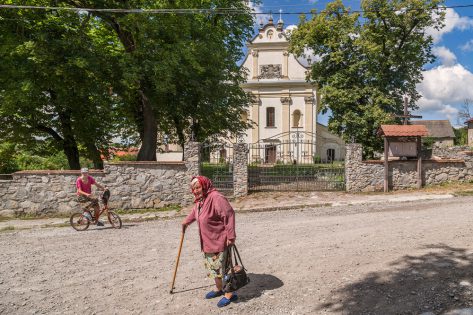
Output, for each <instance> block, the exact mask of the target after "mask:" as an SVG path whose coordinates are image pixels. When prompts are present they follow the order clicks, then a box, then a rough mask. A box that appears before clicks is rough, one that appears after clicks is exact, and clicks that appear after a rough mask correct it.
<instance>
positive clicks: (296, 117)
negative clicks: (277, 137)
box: [292, 109, 302, 128]
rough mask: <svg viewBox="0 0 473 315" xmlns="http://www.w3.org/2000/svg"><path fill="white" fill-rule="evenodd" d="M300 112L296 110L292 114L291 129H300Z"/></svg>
mask: <svg viewBox="0 0 473 315" xmlns="http://www.w3.org/2000/svg"><path fill="white" fill-rule="evenodd" d="M301 116H302V114H301V111H300V110H298V109H296V110H295V111H294V112H293V113H292V127H293V128H297V127H300V126H301Z"/></svg>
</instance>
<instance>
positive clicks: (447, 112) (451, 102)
mask: <svg viewBox="0 0 473 315" xmlns="http://www.w3.org/2000/svg"><path fill="white" fill-rule="evenodd" d="M329 2H331V1H330V0H263V1H262V3H261V4H260V5H259V6H256V7H254V9H255V10H256V11H257V12H269V11H270V10H272V11H273V16H274V19H275V20H277V19H278V18H279V13H278V12H279V10H282V12H286V13H290V12H307V11H310V9H311V8H317V9H323V8H325V6H326V5H327V3H329ZM343 3H344V4H345V5H346V6H350V7H352V8H353V9H358V8H359V6H360V0H346V1H343ZM445 4H446V6H455V5H462V6H464V5H468V4H471V5H473V0H446V2H445ZM260 17H261V16H258V18H257V19H258V23H259V19H260ZM262 18H263V19H267V17H266V16H262ZM283 20H284V23H285V26H286V27H287V26H290V25H297V23H298V21H299V17H298V15H283ZM445 22H446V26H445V27H444V28H443V29H442V30H440V31H435V30H431V35H432V36H433V38H434V46H433V52H434V54H435V55H436V56H437V61H436V62H435V63H433V64H429V65H425V70H424V73H423V74H424V80H423V82H422V83H421V84H419V85H418V86H417V89H418V91H419V92H420V93H421V94H422V96H423V97H422V99H421V100H420V101H419V102H418V106H419V110H417V111H415V112H413V114H416V115H422V116H423V119H449V120H450V121H451V123H452V125H454V126H457V125H459V124H461V123H462V122H459V121H458V118H457V115H458V110H460V109H461V107H462V105H463V103H464V101H465V99H472V100H473V7H467V8H453V9H447V12H446V21H445ZM472 110H473V106H472ZM472 114H473V113H472ZM327 119H328V118H327V117H320V120H319V121H320V122H322V123H326V122H327Z"/></svg>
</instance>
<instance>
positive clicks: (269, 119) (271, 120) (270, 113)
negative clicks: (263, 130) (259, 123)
mask: <svg viewBox="0 0 473 315" xmlns="http://www.w3.org/2000/svg"><path fill="white" fill-rule="evenodd" d="M275 120H276V119H275V113H274V107H267V108H266V127H275Z"/></svg>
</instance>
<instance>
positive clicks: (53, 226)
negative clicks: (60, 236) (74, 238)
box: [41, 222, 71, 229]
mask: <svg viewBox="0 0 473 315" xmlns="http://www.w3.org/2000/svg"><path fill="white" fill-rule="evenodd" d="M67 226H71V224H70V223H68V222H64V223H59V224H43V225H41V228H42V229H45V228H59V227H67Z"/></svg>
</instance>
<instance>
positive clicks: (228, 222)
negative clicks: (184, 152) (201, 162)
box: [182, 176, 238, 307]
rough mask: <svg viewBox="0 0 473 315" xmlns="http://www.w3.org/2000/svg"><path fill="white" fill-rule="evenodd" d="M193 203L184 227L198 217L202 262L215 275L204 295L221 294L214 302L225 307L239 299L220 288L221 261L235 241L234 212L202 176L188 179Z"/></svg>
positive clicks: (215, 295) (208, 272)
mask: <svg viewBox="0 0 473 315" xmlns="http://www.w3.org/2000/svg"><path fill="white" fill-rule="evenodd" d="M191 188H192V193H193V194H194V197H195V200H194V202H195V206H194V208H193V209H192V211H191V213H189V215H188V216H187V217H186V218H185V219H184V221H183V222H182V229H183V231H185V230H186V228H187V226H189V224H191V223H192V222H194V221H196V220H197V224H198V226H199V236H200V246H201V250H202V251H203V252H204V263H205V268H206V269H207V274H208V277H209V278H211V279H214V281H215V286H216V288H215V289H214V290H212V291H210V292H208V293H207V294H206V296H205V298H206V299H212V298H216V297H218V296H221V295H223V297H222V299H221V300H220V301H219V302H218V303H217V306H218V307H224V306H227V305H228V304H230V303H231V302H234V301H236V300H237V299H238V297H237V295H236V294H235V292H223V283H222V275H223V273H224V271H223V269H224V266H223V261H224V258H225V256H226V254H227V248H228V246H230V245H232V244H234V243H235V239H236V234H235V212H234V211H233V208H232V206H231V205H230V203H229V202H228V200H227V198H225V197H224V196H223V195H222V194H221V193H220V192H218V191H217V190H216V189H215V188H214V187H213V185H212V182H211V181H210V179H208V178H207V177H205V176H196V177H194V178H192V181H191Z"/></svg>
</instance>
